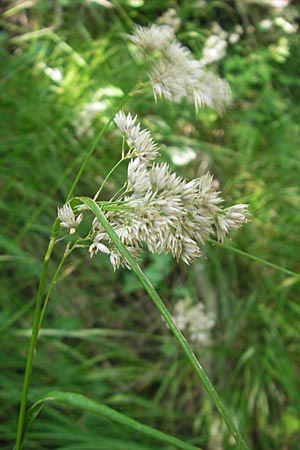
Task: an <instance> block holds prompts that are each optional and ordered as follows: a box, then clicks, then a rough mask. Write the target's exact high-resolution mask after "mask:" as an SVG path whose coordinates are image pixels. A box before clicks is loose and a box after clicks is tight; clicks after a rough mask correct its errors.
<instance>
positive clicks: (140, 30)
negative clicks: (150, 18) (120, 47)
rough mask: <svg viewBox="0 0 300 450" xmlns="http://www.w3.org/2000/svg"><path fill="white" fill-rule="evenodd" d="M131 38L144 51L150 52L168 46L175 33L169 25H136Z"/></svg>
mask: <svg viewBox="0 0 300 450" xmlns="http://www.w3.org/2000/svg"><path fill="white" fill-rule="evenodd" d="M129 38H130V40H131V41H132V42H133V43H134V44H135V45H136V46H137V47H138V48H139V50H141V51H142V52H143V53H150V52H153V51H154V50H162V49H163V48H164V47H167V46H168V45H169V44H170V43H171V42H172V41H173V40H174V39H175V35H174V31H173V29H172V28H171V27H169V26H168V25H160V26H159V25H155V24H153V25H151V26H150V27H141V26H140V25H136V26H135V28H134V33H133V34H132V35H129Z"/></svg>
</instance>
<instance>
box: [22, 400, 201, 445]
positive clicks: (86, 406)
mask: <svg viewBox="0 0 300 450" xmlns="http://www.w3.org/2000/svg"><path fill="white" fill-rule="evenodd" d="M46 402H56V403H64V404H66V405H69V406H72V407H74V408H76V409H81V410H83V411H86V412H88V413H90V414H94V415H96V416H101V417H105V418H106V419H109V420H112V421H113V422H116V423H119V424H120V425H123V426H125V427H128V428H131V429H133V430H135V431H137V432H139V433H141V434H144V435H146V436H149V437H151V438H153V439H155V440H158V441H161V442H165V443H166V444H171V445H174V446H175V447H177V448H179V449H183V450H200V449H199V447H195V446H194V445H191V444H188V443H186V442H184V441H181V440H180V439H178V438H176V437H174V436H171V435H169V434H166V433H163V432H162V431H159V430H156V429H155V428H152V427H149V426H148V425H144V424H142V423H140V422H138V421H137V420H134V419H131V418H130V417H127V416H126V415H125V414H121V413H119V412H118V411H116V410H114V409H112V408H110V407H109V406H106V405H104V404H102V403H97V402H95V401H94V400H91V399H89V398H87V397H85V396H83V395H80V394H76V393H75V392H62V391H53V392H50V393H49V394H47V395H45V396H44V397H42V398H41V399H40V400H39V401H37V402H36V403H35V404H34V405H33V406H32V407H31V408H30V409H29V410H28V413H27V416H26V422H25V428H24V429H25V433H26V431H27V430H28V427H29V426H30V424H31V423H32V422H33V420H34V419H35V418H36V416H37V415H38V414H39V412H40V411H41V409H42V407H43V406H44V404H45V403H46ZM25 433H24V434H25Z"/></svg>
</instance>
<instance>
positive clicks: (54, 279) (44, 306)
mask: <svg viewBox="0 0 300 450" xmlns="http://www.w3.org/2000/svg"><path fill="white" fill-rule="evenodd" d="M71 251H72V250H70V249H69V246H67V248H66V249H65V252H64V254H63V257H62V258H61V260H60V262H59V264H58V266H57V268H56V271H55V273H54V275H53V278H52V280H51V283H50V286H49V288H48V292H47V295H46V297H45V301H44V304H43V308H42V310H41V314H40V323H39V329H40V328H41V326H42V322H43V318H44V315H45V311H46V308H47V305H48V301H49V298H50V295H51V293H52V289H53V288H54V285H55V284H56V281H57V278H58V275H59V273H60V271H61V268H62V266H63V264H64V262H65V260H66V258H67V256H69V254H70V253H71Z"/></svg>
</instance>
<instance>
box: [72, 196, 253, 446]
mask: <svg viewBox="0 0 300 450" xmlns="http://www.w3.org/2000/svg"><path fill="white" fill-rule="evenodd" d="M77 198H78V199H79V200H80V201H81V202H82V203H84V204H85V205H86V206H88V207H89V208H90V210H91V211H92V212H93V214H94V215H95V216H96V217H97V219H98V220H99V222H100V223H101V225H102V226H103V228H104V230H105V231H106V232H107V234H108V235H109V237H110V238H111V239H112V241H113V242H114V244H115V246H116V247H117V249H118V250H119V251H120V252H121V253H122V255H123V256H124V257H125V258H126V260H127V262H128V263H129V265H130V267H131V270H132V272H133V273H134V274H135V275H136V276H137V278H138V279H139V280H140V282H141V283H142V285H143V286H144V288H145V290H146V292H147V293H148V294H149V297H150V298H151V300H152V301H153V303H154V304H155V306H156V307H157V309H158V310H159V312H160V314H161V316H162V317H163V318H164V319H165V321H166V323H167V325H168V327H169V328H170V330H171V331H172V333H173V334H174V336H175V338H176V340H177V342H178V343H179V345H180V346H181V348H182V349H183V351H184V353H185V355H186V356H187V358H188V359H189V361H190V363H191V364H192V366H193V368H194V370H195V372H196V373H197V375H198V377H199V379H200V380H201V382H202V383H203V385H204V387H205V389H206V391H207V393H208V394H209V396H210V398H211V400H212V401H213V402H214V404H215V406H216V408H217V410H218V411H219V413H220V415H221V417H222V418H223V420H224V422H225V423H226V425H227V428H228V430H229V431H230V433H231V434H232V436H233V437H234V439H235V441H236V443H237V444H238V447H239V448H240V449H241V450H249V448H248V446H247V444H246V442H245V440H244V438H243V437H242V435H241V433H240V431H239V429H238V427H237V426H236V424H235V423H234V421H233V419H232V418H231V416H230V414H229V413H228V411H227V408H226V407H225V405H224V404H223V402H222V400H221V399H220V397H219V395H218V393H217V392H216V390H215V388H214V386H213V384H212V383H211V381H210V379H209V377H208V376H207V374H206V372H205V371H204V369H203V367H202V366H201V364H200V362H199V361H198V359H197V358H196V356H195V354H194V352H193V350H192V349H191V347H190V345H189V343H188V342H187V341H186V339H185V337H184V336H183V334H182V333H181V331H180V330H179V329H178V328H177V326H176V324H175V322H174V320H173V318H172V316H171V314H170V313H169V311H168V309H167V307H166V306H165V304H164V302H163V301H162V299H161V298H160V296H159V295H158V293H157V292H156V290H155V289H154V287H153V285H152V284H151V281H150V280H149V279H148V278H147V277H146V275H145V274H144V272H143V271H142V269H141V268H140V266H139V265H138V264H137V263H136V262H135V260H134V258H133V257H132V256H131V254H130V253H129V251H128V250H127V248H126V247H125V245H123V244H122V242H121V241H120V239H119V237H118V235H117V234H116V232H115V231H114V229H113V228H112V227H111V225H110V224H109V223H108V221H107V220H106V218H105V216H104V215H103V212H102V210H101V209H100V207H99V206H98V205H97V203H96V202H95V201H94V200H92V199H91V198H88V197H77Z"/></svg>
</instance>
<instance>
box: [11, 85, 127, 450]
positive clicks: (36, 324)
mask: <svg viewBox="0 0 300 450" xmlns="http://www.w3.org/2000/svg"><path fill="white" fill-rule="evenodd" d="M134 87H135V86H134ZM134 87H133V88H132V89H131V90H130V91H129V92H128V93H127V94H125V95H124V97H123V98H122V100H121V102H120V103H119V104H118V106H117V108H116V109H115V110H114V112H113V114H112V115H111V117H110V118H109V120H108V121H107V123H106V124H105V125H104V127H103V128H102V130H101V131H100V133H99V134H98V136H97V138H96V139H95V141H94V142H93V144H92V145H91V147H90V149H89V151H88V152H87V154H86V155H85V157H84V160H83V162H82V164H81V166H80V168H79V170H78V172H77V175H76V177H75V179H74V181H73V183H72V186H71V188H70V190H69V193H68V195H67V199H66V201H68V200H70V198H71V197H72V196H73V193H74V190H75V188H76V186H77V184H78V181H79V179H80V177H81V175H82V173H83V171H84V169H85V167H86V165H87V163H88V161H89V159H90V157H91V156H92V154H93V152H94V150H95V148H96V146H97V144H98V143H99V141H100V140H101V138H102V136H103V135H104V133H105V132H106V130H107V129H108V127H109V125H110V123H111V122H112V121H113V118H114V116H115V114H116V112H117V111H119V110H120V109H121V108H122V106H123V105H124V104H125V103H126V101H127V100H128V98H129V96H130V94H131V92H133V89H134ZM59 228H60V224H59V220H58V219H56V220H55V222H54V224H53V226H52V231H51V238H50V241H49V244H48V248H47V251H46V255H45V258H44V262H43V267H42V272H41V276H40V281H39V288H38V293H37V299H36V306H35V313H34V319H33V326H32V335H31V338H30V342H29V349H28V355H27V359H26V367H25V374H24V382H23V390H22V396H21V403H20V411H19V419H18V426H17V435H16V445H15V450H21V448H22V441H23V435H24V421H25V415H26V408H27V401H28V390H29V385H30V380H31V373H32V366H33V359H34V354H35V348H36V344H37V339H38V333H39V328H40V326H41V317H42V316H41V314H43V315H44V310H43V312H42V303H43V293H44V286H45V280H46V272H47V267H48V264H49V260H50V257H51V255H52V252H53V248H54V245H55V242H56V239H57V235H58V232H59ZM57 275H58V273H57V274H56V276H57Z"/></svg>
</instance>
